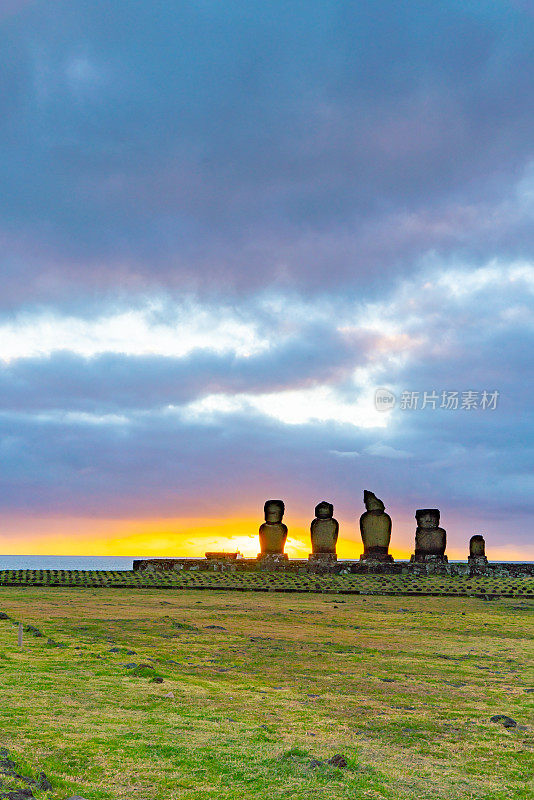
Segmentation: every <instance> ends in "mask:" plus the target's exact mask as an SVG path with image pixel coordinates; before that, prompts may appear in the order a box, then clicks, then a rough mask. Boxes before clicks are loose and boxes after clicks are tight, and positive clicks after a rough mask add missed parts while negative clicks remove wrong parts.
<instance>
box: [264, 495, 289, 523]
mask: <svg viewBox="0 0 534 800" xmlns="http://www.w3.org/2000/svg"><path fill="white" fill-rule="evenodd" d="M263 511H264V514H265V522H282V517H283V516H284V511H285V505H284V501H283V500H266V501H265V505H264V506H263Z"/></svg>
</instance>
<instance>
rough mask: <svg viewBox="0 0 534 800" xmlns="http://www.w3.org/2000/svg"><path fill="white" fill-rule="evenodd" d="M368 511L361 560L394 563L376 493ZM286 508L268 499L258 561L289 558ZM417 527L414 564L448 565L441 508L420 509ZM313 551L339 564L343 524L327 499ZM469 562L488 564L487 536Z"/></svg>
mask: <svg viewBox="0 0 534 800" xmlns="http://www.w3.org/2000/svg"><path fill="white" fill-rule="evenodd" d="M363 502H364V504H365V508H366V510H365V512H364V513H363V514H362V516H361V517H360V533H361V536H362V541H363V553H362V555H361V556H360V560H361V561H369V562H373V561H375V562H381V563H388V562H392V561H393V557H392V556H391V555H390V554H389V543H390V541H391V517H390V516H389V514H386V510H385V509H386V507H385V505H384V503H383V502H382V500H380V499H379V498H378V497H376V495H374V494H373V492H369V491H368V490H367V489H366V490H365V491H364V493H363ZM284 511H285V505H284V502H283V501H282V500H267V502H266V503H265V506H264V512H265V522H264V523H263V524H262V525H261V527H260V548H261V553H260V554H259V555H258V558H270V559H272V560H282V559H286V558H287V555H286V554H285V553H284V547H285V543H286V539H287V526H286V525H285V524H284V523H283V522H282V519H283V516H284ZM415 518H416V520H417V528H416V531H415V552H414V554H413V555H412V557H411V559H410V561H411V562H412V563H417V562H422V563H425V562H427V563H428V562H438V563H439V562H446V561H448V559H447V556H446V555H445V549H446V546H447V533H446V531H445V530H444V529H443V528H440V527H439V519H440V514H439V510H438V509H437V508H420V509H418V510H417V511H416V512H415ZM310 532H311V543H312V552H311V554H310V556H309V559H310V561H336V560H337V554H336V544H337V539H338V535H339V523H338V521H337V520H336V519H334V506H333V505H332V503H327V502H326V501H325V500H323V501H322V502H321V503H319V504H318V505H317V506H315V519H314V520H313V521H312V523H311V526H310ZM468 561H469V563H470V564H472V565H473V566H478V565H483V564H487V561H488V559H487V558H486V552H485V542H484V537H483V536H480V535H479V534H477V535H476V536H472V537H471V540H470V542H469V557H468Z"/></svg>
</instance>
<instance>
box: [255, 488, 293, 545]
mask: <svg viewBox="0 0 534 800" xmlns="http://www.w3.org/2000/svg"><path fill="white" fill-rule="evenodd" d="M284 510H285V506H284V503H283V501H282V500H267V501H266V503H265V506H264V512H265V522H264V523H263V525H261V526H260V548H261V553H260V554H259V555H258V558H262V557H264V556H271V557H274V556H278V558H279V559H284V558H285V559H287V556H286V555H285V553H284V545H285V543H286V539H287V525H284V523H283V522H282V517H283V516H284Z"/></svg>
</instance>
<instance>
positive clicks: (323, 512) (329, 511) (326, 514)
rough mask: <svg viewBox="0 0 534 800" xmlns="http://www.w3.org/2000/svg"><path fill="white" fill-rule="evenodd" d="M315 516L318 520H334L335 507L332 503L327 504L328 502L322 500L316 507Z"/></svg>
mask: <svg viewBox="0 0 534 800" xmlns="http://www.w3.org/2000/svg"><path fill="white" fill-rule="evenodd" d="M315 516H316V517H317V519H332V517H333V516H334V506H333V505H332V503H327V502H326V500H321V502H320V503H318V504H317V505H316V506H315Z"/></svg>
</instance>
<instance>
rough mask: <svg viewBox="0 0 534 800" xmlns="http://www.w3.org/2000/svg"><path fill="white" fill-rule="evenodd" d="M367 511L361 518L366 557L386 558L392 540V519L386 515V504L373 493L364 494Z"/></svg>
mask: <svg viewBox="0 0 534 800" xmlns="http://www.w3.org/2000/svg"><path fill="white" fill-rule="evenodd" d="M363 496H364V503H365V507H366V509H367V511H365V513H363V514H362V515H361V517H360V533H361V535H362V541H363V555H364V557H368V558H372V557H373V556H376V557H379V556H384V555H386V554H387V552H388V548H389V542H390V540H391V517H390V516H389V514H386V513H385V510H384V508H385V507H384V503H383V502H382V500H379V499H378V497H375V495H374V494H373V492H368V491H367V489H366V490H365V492H364V495H363Z"/></svg>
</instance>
